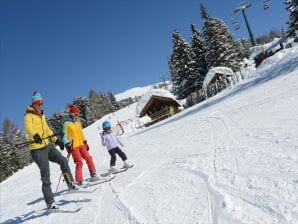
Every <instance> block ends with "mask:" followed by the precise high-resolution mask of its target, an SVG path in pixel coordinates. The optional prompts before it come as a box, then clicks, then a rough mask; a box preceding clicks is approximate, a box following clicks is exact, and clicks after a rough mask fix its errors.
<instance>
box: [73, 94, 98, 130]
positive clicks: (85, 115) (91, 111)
mask: <svg viewBox="0 0 298 224" xmlns="http://www.w3.org/2000/svg"><path fill="white" fill-rule="evenodd" d="M73 104H74V105H76V106H77V107H78V108H79V110H80V115H79V118H80V121H81V123H82V126H83V128H85V127H87V126H89V125H90V124H92V123H93V122H95V121H96V116H95V113H96V110H95V107H94V105H93V104H92V102H91V100H89V99H88V98H87V97H76V98H75V99H74V101H73Z"/></svg>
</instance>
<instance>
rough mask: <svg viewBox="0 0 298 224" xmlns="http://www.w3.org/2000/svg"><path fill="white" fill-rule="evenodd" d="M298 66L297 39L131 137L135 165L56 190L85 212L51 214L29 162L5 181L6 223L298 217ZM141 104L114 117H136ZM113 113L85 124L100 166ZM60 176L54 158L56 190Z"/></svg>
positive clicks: (256, 223) (186, 222)
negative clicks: (236, 79) (104, 125)
mask: <svg viewBox="0 0 298 224" xmlns="http://www.w3.org/2000/svg"><path fill="white" fill-rule="evenodd" d="M297 65H298V47H297V45H296V46H295V47H293V48H291V49H286V50H282V51H280V52H278V53H277V54H276V55H274V58H269V59H267V60H265V61H264V62H263V63H262V65H261V66H260V67H258V68H257V69H256V70H255V71H256V73H255V77H254V78H250V79H249V80H246V81H244V82H242V83H241V84H238V85H236V86H235V87H233V88H231V89H228V90H226V91H223V92H221V93H220V94H218V95H216V96H214V97H212V98H210V99H208V100H206V101H204V102H202V103H200V104H198V105H195V106H193V107H191V108H188V109H187V110H185V111H183V112H181V113H180V114H178V115H176V116H173V117H171V118H169V119H167V120H164V121H162V122H159V123H157V124H155V125H153V126H150V127H149V128H146V129H143V130H135V131H134V132H131V133H130V134H126V135H123V136H121V140H122V141H123V143H124V144H125V147H124V148H123V150H124V151H125V152H126V153H127V156H128V158H129V161H130V162H131V163H133V164H134V165H135V166H134V168H132V169H130V170H128V171H127V172H124V173H121V174H119V175H117V177H116V178H115V179H114V180H113V181H112V182H110V183H106V184H103V185H101V186H100V188H99V189H97V191H95V192H94V193H92V194H83V193H81V194H79V193H77V194H66V195H57V196H56V201H57V202H58V203H59V204H60V207H61V208H63V209H74V208H77V207H78V206H82V207H83V208H82V210H81V211H79V212H78V213H75V214H62V213H60V214H44V213H43V210H42V209H44V208H45V204H44V202H43V199H42V193H41V182H40V177H39V171H38V169H37V166H36V165H35V164H32V165H30V166H28V167H26V168H24V169H23V170H21V171H19V172H17V173H16V174H14V175H13V176H12V177H10V178H8V179H7V180H5V181H4V182H2V183H1V184H0V187H1V192H0V193H1V195H0V196H1V197H0V200H1V208H0V222H1V223H6V224H7V223H37V224H40V223H43V224H44V223H45V224H57V223H71V224H76V223H78V224H82V223H89V224H92V223H94V224H95V223H96V224H99V223H102V224H110V223H111V224H119V223H121V224H125V223H130V224H131V223H133V224H139V223H142V224H143V223H144V224H151V223H152V224H156V223H161V224H168V223H171V224H172V223H174V224H176V223H177V224H181V223H183V224H193V223H202V224H208V223H212V224H223V223H225V224H231V223H232V224H233V223H235V224H239V223H251V224H272V223H278V224H280V223H284V224H295V223H298V200H297V199H298V198H297V195H298V194H297V192H298V172H297V170H298V153H297V152H298V135H297V133H298V116H297V114H298V100H297V99H298V66H297ZM135 106H136V104H134V107H135ZM132 107H133V105H131V106H130V108H129V109H126V110H120V111H119V112H117V113H115V114H114V115H112V114H111V115H109V116H107V117H110V119H111V120H113V119H114V120H118V119H121V118H123V117H125V118H126V117H135V108H132ZM45 110H46V108H45ZM129 112H131V114H128V113H129ZM107 117H105V118H103V119H102V120H100V121H98V122H96V123H94V124H93V125H91V126H90V127H88V128H86V129H85V133H86V136H87V139H88V142H89V144H90V153H91V154H92V156H93V159H94V161H95V163H96V166H97V171H98V173H103V172H106V169H107V168H108V164H109V155H108V153H107V151H106V150H105V149H104V148H103V147H102V146H101V145H100V137H99V131H100V130H98V126H100V124H101V122H102V121H103V120H104V119H107ZM63 153H64V154H65V151H64V152H63ZM70 165H71V168H72V170H74V166H73V161H72V160H70ZM117 165H118V166H121V165H122V163H121V161H120V160H119V158H118V159H117ZM83 169H84V174H85V176H86V177H88V169H87V167H86V165H85V164H84V167H83ZM59 176H60V171H59V167H58V166H56V165H55V164H51V179H52V186H53V189H55V188H56V185H57V182H58V178H59ZM93 188H94V187H93ZM65 189H66V186H65V184H64V183H61V184H60V187H59V189H58V192H61V191H63V190H65ZM36 211H37V212H39V213H36Z"/></svg>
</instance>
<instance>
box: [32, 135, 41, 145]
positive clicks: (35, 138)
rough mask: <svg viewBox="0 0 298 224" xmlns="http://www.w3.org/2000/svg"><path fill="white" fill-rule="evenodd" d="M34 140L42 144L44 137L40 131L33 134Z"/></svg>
mask: <svg viewBox="0 0 298 224" xmlns="http://www.w3.org/2000/svg"><path fill="white" fill-rule="evenodd" d="M33 140H34V142H35V143H38V144H41V143H42V139H41V137H40V135H39V134H38V133H36V134H35V135H33Z"/></svg>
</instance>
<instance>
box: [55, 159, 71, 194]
mask: <svg viewBox="0 0 298 224" xmlns="http://www.w3.org/2000/svg"><path fill="white" fill-rule="evenodd" d="M69 157H70V153H68V154H67V157H66V159H67V162H68V160H69ZM62 175H63V172H61V175H60V177H59V181H58V184H57V187H56V191H55V192H57V190H58V187H59V185H60V181H61V177H62Z"/></svg>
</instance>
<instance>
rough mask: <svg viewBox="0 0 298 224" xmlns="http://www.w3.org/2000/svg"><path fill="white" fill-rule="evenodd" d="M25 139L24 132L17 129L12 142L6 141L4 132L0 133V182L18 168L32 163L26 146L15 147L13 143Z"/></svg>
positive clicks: (21, 141)
mask: <svg viewBox="0 0 298 224" xmlns="http://www.w3.org/2000/svg"><path fill="white" fill-rule="evenodd" d="M25 141H27V139H26V135H25V133H24V132H21V131H17V133H16V134H15V135H14V138H13V142H11V141H8V139H7V137H5V136H4V134H2V133H0V158H1V160H0V182H2V181H3V180H5V179H6V178H7V177H9V176H11V175H12V174H13V173H15V172H16V171H17V170H18V169H22V168H23V167H24V166H26V165H28V164H30V163H32V159H31V156H30V150H29V149H28V147H20V148H16V146H15V144H19V143H23V142H25Z"/></svg>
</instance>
